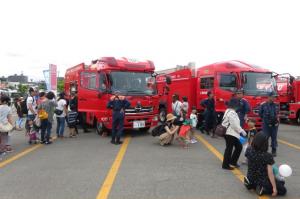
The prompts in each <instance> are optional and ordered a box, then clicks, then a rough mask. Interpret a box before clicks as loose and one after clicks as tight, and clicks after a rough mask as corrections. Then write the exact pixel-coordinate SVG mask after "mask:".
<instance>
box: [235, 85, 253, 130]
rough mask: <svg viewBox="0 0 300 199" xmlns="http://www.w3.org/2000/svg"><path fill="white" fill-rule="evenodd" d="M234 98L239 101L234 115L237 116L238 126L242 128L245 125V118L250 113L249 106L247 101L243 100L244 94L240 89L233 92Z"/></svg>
mask: <svg viewBox="0 0 300 199" xmlns="http://www.w3.org/2000/svg"><path fill="white" fill-rule="evenodd" d="M235 97H236V98H237V99H238V100H239V108H238V109H237V110H236V113H237V114H238V116H239V119H240V125H241V127H242V128H243V127H244V124H245V117H246V115H247V114H248V113H249V112H250V105H249V102H248V101H247V100H245V99H244V98H243V97H244V92H243V90H241V89H238V90H237V91H236V92H235Z"/></svg>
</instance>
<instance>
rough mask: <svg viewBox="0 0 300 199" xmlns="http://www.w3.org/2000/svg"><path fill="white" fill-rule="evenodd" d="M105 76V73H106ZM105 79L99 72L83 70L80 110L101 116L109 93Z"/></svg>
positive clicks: (79, 97) (79, 98) (79, 100)
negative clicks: (106, 91) (107, 92)
mask: <svg viewBox="0 0 300 199" xmlns="http://www.w3.org/2000/svg"><path fill="white" fill-rule="evenodd" d="M104 78H105V75H104ZM104 87H105V79H103V75H102V74H101V73H100V74H99V73H98V72H81V74H80V85H79V86H78V110H79V111H81V112H86V113H94V114H95V115H97V116H98V117H100V113H101V112H103V110H105V107H106V101H107V99H106V98H107V95H106V94H105V92H104V90H106V87H105V88H104Z"/></svg>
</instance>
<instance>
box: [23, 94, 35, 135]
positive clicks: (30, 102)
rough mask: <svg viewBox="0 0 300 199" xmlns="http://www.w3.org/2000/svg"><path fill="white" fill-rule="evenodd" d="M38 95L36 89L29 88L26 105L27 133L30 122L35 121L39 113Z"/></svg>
mask: <svg viewBox="0 0 300 199" xmlns="http://www.w3.org/2000/svg"><path fill="white" fill-rule="evenodd" d="M36 95H37V92H36V90H34V89H33V88H29V96H28V97H27V99H26V106H27V109H28V113H27V119H26V123H25V128H26V131H27V133H29V126H28V122H29V121H33V120H34V119H35V116H36V114H37V101H36V99H35V96H36Z"/></svg>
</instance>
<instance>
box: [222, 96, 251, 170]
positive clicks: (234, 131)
mask: <svg viewBox="0 0 300 199" xmlns="http://www.w3.org/2000/svg"><path fill="white" fill-rule="evenodd" d="M238 108H239V100H238V99H236V98H232V99H231V100H230V101H229V102H228V108H227V110H226V111H225V113H224V116H223V120H222V126H224V127H226V128H227V130H226V134H225V136H224V137H225V141H226V148H225V152H224V158H223V164H222V168H223V169H226V170H233V169H234V168H237V167H239V165H238V159H239V157H240V155H241V152H242V149H243V146H242V144H241V143H240V135H241V134H242V135H243V136H246V135H247V133H246V132H245V131H244V129H243V128H242V127H241V125H240V119H239V116H238V114H237V113H236V110H237V109H238ZM233 148H235V149H234V151H233ZM232 151H233V153H232Z"/></svg>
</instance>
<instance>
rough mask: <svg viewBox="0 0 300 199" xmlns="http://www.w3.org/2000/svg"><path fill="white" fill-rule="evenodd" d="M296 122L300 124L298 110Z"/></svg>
mask: <svg viewBox="0 0 300 199" xmlns="http://www.w3.org/2000/svg"><path fill="white" fill-rule="evenodd" d="M297 124H300V111H298V114H297Z"/></svg>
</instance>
